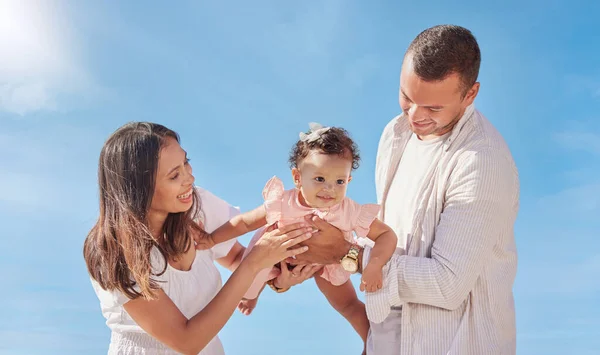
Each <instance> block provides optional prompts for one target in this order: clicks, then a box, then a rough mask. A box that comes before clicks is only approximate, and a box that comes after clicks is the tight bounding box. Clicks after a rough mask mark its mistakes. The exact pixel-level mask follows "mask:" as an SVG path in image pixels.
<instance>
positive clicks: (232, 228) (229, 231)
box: [196, 205, 267, 249]
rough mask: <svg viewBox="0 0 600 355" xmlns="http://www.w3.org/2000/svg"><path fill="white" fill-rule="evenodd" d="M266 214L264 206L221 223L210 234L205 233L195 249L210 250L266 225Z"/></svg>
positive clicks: (197, 241)
mask: <svg viewBox="0 0 600 355" xmlns="http://www.w3.org/2000/svg"><path fill="white" fill-rule="evenodd" d="M266 215H267V212H266V209H265V206H264V205H261V206H260V207H257V208H255V209H253V210H252V211H249V212H246V213H242V214H238V215H236V216H235V217H233V218H232V219H230V220H229V221H227V222H225V223H223V225H221V226H220V227H219V228H217V229H215V230H214V231H213V232H212V233H206V235H204V236H203V237H202V238H199V239H198V240H196V249H210V248H212V247H213V246H215V245H216V244H219V243H223V242H226V241H228V240H230V239H233V238H237V237H239V236H242V235H244V234H246V233H248V232H251V231H253V230H257V229H258V228H260V227H262V226H264V225H265V224H267V217H266Z"/></svg>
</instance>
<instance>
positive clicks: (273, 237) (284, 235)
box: [124, 223, 311, 354]
mask: <svg viewBox="0 0 600 355" xmlns="http://www.w3.org/2000/svg"><path fill="white" fill-rule="evenodd" d="M301 227H302V225H301V224H300V223H296V224H293V225H290V226H288V227H284V228H282V229H278V230H272V231H269V232H267V233H265V235H264V236H263V237H262V238H261V240H260V241H258V242H257V243H256V245H255V247H254V248H253V249H252V252H251V253H250V254H248V257H247V258H246V259H244V261H242V263H241V265H240V266H241V267H239V268H237V270H235V271H234V272H233V274H232V275H231V277H230V278H229V279H228V280H227V282H226V283H225V285H224V286H223V288H222V289H221V290H220V291H219V293H218V294H217V295H216V296H215V297H214V298H213V299H212V301H210V303H209V304H208V305H207V306H206V307H204V309H202V310H201V311H200V312H198V313H197V314H196V315H195V316H193V317H192V318H190V319H189V320H188V319H187V318H186V317H185V316H184V315H183V314H182V313H181V311H179V309H178V308H177V306H175V304H174V303H173V301H172V300H171V299H170V298H169V297H168V296H167V295H166V294H165V293H164V291H162V290H159V292H158V298H157V299H155V300H146V299H144V298H142V297H140V298H137V299H135V300H131V301H129V302H127V303H125V305H124V307H125V310H126V311H127V313H128V314H129V315H130V316H131V317H132V318H133V320H134V321H135V322H136V323H137V324H138V325H139V326H140V327H141V328H142V329H144V331H146V332H147V333H148V334H150V335H151V336H153V337H154V338H156V339H157V340H159V341H160V342H162V343H164V344H165V345H167V346H169V347H170V348H172V349H174V350H175V351H177V352H181V353H183V354H197V353H199V352H200V351H201V350H202V349H204V347H205V346H206V345H207V344H208V342H209V341H210V340H211V339H213V338H214V337H215V336H216V335H217V334H218V333H219V331H220V330H221V329H222V328H223V326H224V325H225V323H226V322H227V321H228V320H229V318H230V317H231V315H232V314H233V311H234V310H235V308H236V306H237V305H238V303H239V301H240V300H241V299H242V296H243V295H244V293H245V292H246V291H247V290H248V288H249V287H250V284H251V283H252V281H253V280H254V278H255V276H256V275H257V274H258V271H260V270H262V269H264V268H266V267H269V266H271V265H274V264H276V263H278V262H279V261H281V260H283V259H285V258H286V257H292V256H295V255H299V254H300V253H303V252H305V251H306V248H305V247H304V248H302V247H301V248H297V247H296V248H292V247H294V246H297V244H299V243H301V242H303V241H305V240H307V239H308V238H310V236H311V234H310V228H301Z"/></svg>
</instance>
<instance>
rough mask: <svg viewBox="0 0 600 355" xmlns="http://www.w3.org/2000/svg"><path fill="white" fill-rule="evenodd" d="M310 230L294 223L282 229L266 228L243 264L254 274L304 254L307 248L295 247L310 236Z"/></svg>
mask: <svg viewBox="0 0 600 355" xmlns="http://www.w3.org/2000/svg"><path fill="white" fill-rule="evenodd" d="M311 231H312V228H311V227H308V226H307V225H306V224H305V223H294V224H290V225H288V226H285V227H283V228H277V229H276V228H275V225H273V226H270V227H269V228H267V230H266V231H265V233H264V234H263V236H262V237H261V238H260V239H259V240H258V241H257V242H256V244H255V245H254V247H253V248H252V250H251V251H250V253H249V254H248V256H247V257H246V259H245V260H244V262H247V263H248V264H249V265H252V267H253V268H254V270H255V272H258V271H260V270H262V269H265V268H270V267H273V265H275V264H277V263H279V262H280V261H282V260H284V259H286V258H291V257H293V256H296V255H299V254H302V253H304V252H305V251H307V250H308V247H307V246H298V247H296V248H293V247H294V246H297V245H298V244H300V243H302V242H304V241H306V240H308V239H309V238H310V237H311V236H312V233H311Z"/></svg>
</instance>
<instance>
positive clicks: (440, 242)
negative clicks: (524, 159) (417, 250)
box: [366, 149, 519, 310]
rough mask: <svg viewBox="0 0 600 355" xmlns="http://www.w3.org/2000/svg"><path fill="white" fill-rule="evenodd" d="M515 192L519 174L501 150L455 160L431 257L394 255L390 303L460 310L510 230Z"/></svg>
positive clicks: (389, 282) (386, 279) (388, 277)
mask: <svg viewBox="0 0 600 355" xmlns="http://www.w3.org/2000/svg"><path fill="white" fill-rule="evenodd" d="M518 194H519V185H518V176H517V172H516V170H515V169H514V166H513V164H511V162H510V161H509V160H508V159H507V158H506V157H505V156H503V155H502V153H501V152H495V151H492V150H491V149H490V150H486V151H482V152H474V153H471V154H469V156H467V157H465V158H464V159H463V160H462V161H461V162H459V168H458V171H457V172H456V173H455V174H453V175H452V176H451V177H450V183H449V188H448V191H447V194H446V201H445V203H444V210H443V212H442V214H441V216H440V220H439V223H438V225H437V228H436V231H435V240H434V242H433V246H432V250H431V258H425V257H414V256H407V255H394V256H393V257H392V259H391V261H390V263H389V269H388V270H387V272H386V274H385V275H384V285H387V286H388V287H389V286H390V285H392V287H394V288H395V289H394V288H391V289H390V288H388V289H387V294H388V295H389V298H390V300H391V301H390V303H391V304H393V305H396V304H395V303H397V302H398V301H400V300H401V301H402V302H412V303H423V304H429V305H432V306H436V307H441V308H445V309H450V310H451V309H455V308H456V307H458V306H460V304H461V303H462V302H463V301H464V300H465V299H466V297H467V295H468V294H469V292H470V291H471V290H472V289H473V287H474V285H475V282H476V280H477V278H478V277H479V275H480V274H481V272H482V270H483V269H484V267H485V264H486V262H487V261H488V260H490V259H491V258H492V252H493V246H494V244H495V243H496V242H497V241H498V237H499V235H500V233H502V232H503V231H506V230H508V229H512V228H513V225H514V221H515V218H516V214H517V209H518ZM367 259H368V257H367ZM366 262H368V261H366ZM386 288H387V287H386V286H384V289H386Z"/></svg>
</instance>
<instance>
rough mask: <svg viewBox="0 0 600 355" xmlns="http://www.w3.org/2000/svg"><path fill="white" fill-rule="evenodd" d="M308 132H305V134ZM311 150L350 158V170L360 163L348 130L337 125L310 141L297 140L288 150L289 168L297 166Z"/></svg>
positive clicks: (356, 167) (356, 148)
mask: <svg viewBox="0 0 600 355" xmlns="http://www.w3.org/2000/svg"><path fill="white" fill-rule="evenodd" d="M308 133H310V132H307V134H308ZM311 150H318V151H319V152H321V153H323V154H326V155H339V156H340V157H342V158H348V159H349V160H350V159H351V160H352V170H356V169H358V166H359V165H360V154H359V151H358V146H357V145H356V143H354V141H353V140H352V138H350V135H349V134H348V132H347V131H346V130H345V129H343V128H339V127H331V128H329V130H327V131H326V132H324V133H323V134H321V136H320V137H319V138H318V139H316V140H315V141H312V142H305V141H302V140H298V142H296V144H295V145H294V147H293V148H292V150H291V152H290V157H289V160H288V161H289V163H290V168H297V167H298V164H299V163H300V161H301V160H302V159H304V158H306V157H307V156H308V153H310V151H311Z"/></svg>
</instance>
